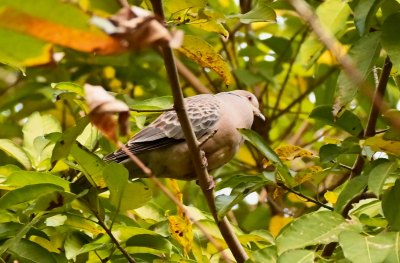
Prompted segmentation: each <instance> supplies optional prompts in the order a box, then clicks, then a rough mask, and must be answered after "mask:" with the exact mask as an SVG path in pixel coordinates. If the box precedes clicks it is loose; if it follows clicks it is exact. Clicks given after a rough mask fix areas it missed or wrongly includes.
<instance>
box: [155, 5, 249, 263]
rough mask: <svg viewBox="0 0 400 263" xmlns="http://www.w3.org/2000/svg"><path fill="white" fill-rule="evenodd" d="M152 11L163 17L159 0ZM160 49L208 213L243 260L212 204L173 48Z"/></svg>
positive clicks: (225, 222) (210, 183) (243, 254)
mask: <svg viewBox="0 0 400 263" xmlns="http://www.w3.org/2000/svg"><path fill="white" fill-rule="evenodd" d="M151 3H152V6H153V10H154V13H155V14H156V15H158V16H159V17H160V18H161V19H162V20H164V19H165V17H164V11H163V6H162V1H161V0H151ZM162 51H163V55H164V61H165V67H166V70H167V74H168V78H169V81H170V85H171V89H172V95H173V97H174V108H175V110H176V113H177V115H178V119H179V122H180V124H181V127H182V131H183V134H184V136H185V139H186V143H187V144H188V147H189V151H190V155H191V158H192V161H193V166H194V168H195V171H196V175H197V178H198V180H199V185H200V187H201V189H202V191H203V194H204V196H205V198H206V200H207V203H208V207H209V209H210V212H211V214H212V215H213V217H214V219H215V221H216V222H217V224H218V227H219V228H220V231H221V234H222V236H223V237H224V239H225V241H226V243H227V244H228V247H229V248H230V250H231V251H232V254H233V255H234V257H235V259H236V260H237V261H238V262H244V261H246V260H247V259H248V258H249V257H248V255H247V254H246V252H245V251H244V249H243V247H242V246H241V245H240V242H239V241H238V239H237V237H236V236H235V234H234V232H233V231H232V229H231V226H230V224H229V222H228V220H227V219H226V218H224V219H223V220H219V219H218V213H217V208H216V205H215V198H214V188H213V180H212V178H211V177H210V176H209V174H208V171H207V167H206V166H205V165H204V162H203V156H202V154H201V151H200V147H199V142H198V141H197V139H196V136H195V134H194V132H193V129H192V126H191V123H190V121H189V118H188V115H187V113H186V109H185V104H184V101H183V94H182V90H181V88H180V83H179V77H178V72H177V69H176V64H175V59H174V55H173V53H172V49H171V48H170V47H169V46H168V45H167V44H164V45H162Z"/></svg>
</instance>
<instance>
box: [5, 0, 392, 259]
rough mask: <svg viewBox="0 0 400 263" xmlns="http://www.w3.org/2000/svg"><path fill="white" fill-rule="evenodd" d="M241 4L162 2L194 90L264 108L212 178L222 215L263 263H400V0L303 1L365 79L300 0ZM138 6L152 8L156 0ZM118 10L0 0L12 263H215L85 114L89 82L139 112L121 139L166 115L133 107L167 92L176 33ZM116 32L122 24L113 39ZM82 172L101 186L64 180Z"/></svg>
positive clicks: (201, 207)
mask: <svg viewBox="0 0 400 263" xmlns="http://www.w3.org/2000/svg"><path fill="white" fill-rule="evenodd" d="M122 2H124V1H121V3H122ZM239 2H240V5H238V4H237V3H236V1H233V0H232V1H229V0H209V1H204V0H184V1H172V0H166V1H164V2H163V3H164V9H165V17H166V21H165V22H166V23H165V24H166V25H167V28H168V29H169V30H171V31H169V32H176V30H177V29H179V30H181V31H182V32H183V33H184V38H183V42H182V45H181V46H180V47H179V48H178V49H177V52H176V56H177V57H178V58H179V61H178V63H177V66H178V67H177V68H178V71H179V73H180V74H181V76H182V79H183V81H182V88H183V90H184V93H185V94H186V95H188V96H189V95H194V94H197V93H199V92H203V91H204V90H205V91H208V92H220V91H226V90H227V88H226V86H227V85H228V86H229V89H248V90H251V91H252V92H254V93H255V95H256V96H257V97H258V98H259V101H260V109H261V110H262V112H263V113H264V115H265V116H266V117H267V121H266V122H262V121H261V120H256V121H255V123H254V127H253V129H254V130H255V131H256V132H254V131H249V130H243V131H241V132H242V134H243V136H244V137H245V138H246V140H247V141H248V144H246V146H244V147H243V148H242V149H241V150H240V152H239V154H238V155H237V157H236V158H235V160H233V161H231V162H230V163H229V164H227V165H225V166H224V167H222V168H221V169H219V170H217V171H215V172H214V173H213V175H214V177H215V178H216V188H217V190H219V191H218V192H217V193H218V195H217V199H216V202H217V208H218V216H219V217H220V218H222V217H224V216H226V215H227V216H228V217H229V218H230V219H231V221H232V222H235V225H236V226H235V234H236V235H237V236H238V238H239V241H240V243H241V244H242V246H243V247H244V248H245V251H246V253H247V254H248V255H249V257H250V260H252V261H254V262H276V261H278V260H279V262H299V261H301V262H314V261H318V262H323V261H326V260H329V261H341V260H343V261H351V262H399V258H400V256H399V255H400V243H399V241H398V240H399V233H398V232H396V231H400V221H399V219H400V216H399V213H400V212H399V211H400V210H399V209H398V205H397V201H396V200H397V199H398V198H399V196H400V181H399V178H398V174H399V168H398V164H399V157H400V135H399V126H400V125H399V123H398V120H399V119H400V115H399V111H398V110H399V99H400V90H399V86H398V81H399V77H398V72H397V70H398V69H399V68H400V47H399V44H398V43H400V39H399V38H400V36H399V34H398V32H397V31H398V25H399V24H400V3H399V2H398V1H396V0H385V1H383V0H359V1H357V0H353V1H350V2H345V1H341V0H327V1H323V2H321V1H308V4H309V5H311V7H312V8H313V9H314V11H315V13H316V15H317V16H316V17H317V19H319V21H320V23H321V28H322V30H324V31H326V32H327V33H328V34H329V35H331V36H333V37H335V38H336V39H337V40H338V41H339V44H340V48H341V50H343V53H346V52H345V51H347V50H348V54H349V55H350V56H351V58H352V59H353V61H354V62H355V63H354V64H355V66H356V70H358V71H359V74H360V75H361V76H362V77H363V78H364V81H365V83H364V84H363V85H361V86H359V85H355V83H354V80H353V78H352V77H351V76H349V75H346V73H345V72H344V71H341V70H340V68H341V67H340V66H341V65H340V63H339V62H338V61H340V59H339V60H337V58H335V57H333V56H332V53H331V52H330V51H329V50H327V49H326V48H325V46H324V45H323V43H322V42H321V41H320V39H319V36H318V35H317V34H316V33H318V32H314V30H315V29H313V28H311V27H309V26H308V24H307V23H305V22H304V21H303V20H302V16H301V15H300V16H299V15H298V14H297V13H296V11H295V10H294V9H293V7H292V6H291V5H290V4H289V2H290V1H284V0H278V1H275V2H272V1H266V0H259V1H251V0H247V1H244V0H243V1H239ZM130 4H132V5H135V6H140V7H141V8H143V9H147V10H152V6H151V4H150V2H148V1H130ZM120 7H121V6H120V4H119V3H118V1H101V0H89V1H71V2H69V1H59V0H42V1H38V2H33V1H32V2H29V1H28V2H26V1H22V0H3V1H2V2H1V3H0V35H1V36H2V37H1V38H0V62H2V63H4V64H6V65H2V66H0V124H1V127H2V129H0V138H1V139H0V175H1V180H0V189H1V197H0V240H1V246H0V251H1V257H2V260H3V261H5V262H11V261H13V260H19V261H20V262H68V261H74V262H99V261H102V262H107V261H111V262H126V261H130V262H134V261H137V262H152V261H155V262H163V261H180V262H186V261H187V262H194V261H198V262H210V261H211V262H218V261H219V260H220V259H221V254H220V253H218V248H217V247H216V246H215V244H213V243H211V242H210V239H209V237H207V236H206V235H204V233H203V232H202V231H200V230H199V228H197V227H195V226H193V229H192V227H191V226H190V227H188V226H187V225H188V221H187V220H188V219H187V218H186V217H184V216H183V215H182V211H180V210H179V209H177V208H176V207H175V205H174V203H173V202H171V200H170V199H168V198H167V197H166V196H165V195H164V194H162V193H160V191H159V189H158V188H157V186H156V185H154V183H153V182H152V181H150V180H148V179H141V180H134V181H129V180H128V177H129V175H128V173H127V171H126V170H125V168H124V167H123V166H121V165H119V164H106V163H104V162H103V161H102V159H101V157H102V156H103V155H104V154H106V153H109V152H111V151H112V150H113V149H114V148H115V146H114V145H113V144H112V143H111V142H110V141H109V140H107V139H106V138H105V137H103V136H102V135H101V134H100V133H99V131H98V130H97V129H96V128H94V127H93V126H92V124H91V123H90V119H89V117H88V115H89V106H90V105H88V97H87V96H85V92H84V90H83V88H82V87H83V86H84V84H86V83H91V84H96V85H101V86H103V87H104V88H105V89H107V90H108V91H109V92H110V94H111V95H113V96H115V97H116V98H118V99H120V100H122V101H124V102H125V103H126V104H127V105H128V106H129V107H130V108H133V109H136V110H138V111H132V112H131V113H130V119H129V120H130V122H131V124H132V130H131V132H130V134H128V135H127V136H123V137H121V138H120V140H122V141H124V140H127V139H128V138H129V137H130V136H131V135H133V134H134V133H136V132H137V131H138V130H140V129H141V128H143V127H144V126H145V125H146V124H147V123H149V122H150V121H151V120H153V119H154V118H155V117H156V114H155V113H149V112H140V110H160V109H167V108H169V107H170V105H171V101H172V100H171V97H170V96H168V95H169V94H170V87H169V84H168V81H167V75H166V73H165V65H164V62H163V59H162V56H160V54H159V51H158V49H157V45H158V44H159V41H160V39H161V40H162V41H166V42H168V41H172V40H173V39H175V36H177V35H174V34H172V33H171V35H169V34H165V32H164V31H162V33H160V32H159V31H157V30H158V29H157V28H160V27H159V25H163V23H160V22H159V21H158V19H157V18H155V17H153V16H152V15H151V14H150V15H148V14H147V13H146V15H145V16H144V17H140V15H137V16H138V17H139V18H140V19H142V20H140V19H139V20H140V22H137V20H135V22H132V21H133V20H129V23H125V24H124V22H127V21H125V20H124V19H125V18H124V17H123V16H121V15H119V16H113V17H114V20H113V19H110V17H111V16H112V15H114V14H116V13H117V12H118V10H119V9H120ZM139 13H140V12H139ZM139 13H138V14H139ZM72 18H73V19H72ZM115 18H118V19H117V20H118V22H119V24H118V25H116V24H115ZM135 18H136V17H135ZM126 19H131V17H129V18H126ZM314 19H315V18H314ZM275 20H276V22H275V23H272V22H271V21H275ZM110 21H111V22H112V21H114V23H111V22H110ZM149 21H152V22H151V23H153V24H154V23H159V24H157V25H156V26H155V27H154V28H156V29H154V30H156V33H158V34H156V35H157V37H156V39H155V40H154V41H153V40H152V35H151V36H150V35H146V34H145V33H144V35H143V34H142V33H143V32H142V31H140V33H141V34H142V35H140V37H138V36H137V35H135V36H136V37H134V38H133V39H132V38H129V37H132V35H130V33H129V32H131V31H135V30H136V29H137V28H138V30H140V28H141V26H143V23H147V22H149ZM121 25H123V26H125V27H124V30H125V31H124V32H123V34H115V31H118V30H119V29H120V27H121ZM145 26H146V28H147V26H149V24H145ZM100 28H101V29H100ZM110 28H111V29H110ZM161 28H162V30H164V29H165V28H164V27H161ZM103 30H105V31H106V32H111V33H112V34H111V35H109V34H107V33H105V32H104V31H103ZM160 30H161V29H160ZM127 32H128V33H127ZM135 33H138V31H135ZM153 33H154V32H153ZM167 33H168V31H167ZM160 36H162V37H160ZM124 38H125V39H124ZM137 38H139V39H137ZM121 39H122V40H121ZM124 40H125V41H126V42H127V43H129V45H126V43H125V42H124ZM141 40H142V41H143V42H142V41H141ZM135 41H137V42H138V43H136V42H135ZM152 41H153V42H152ZM124 43H125V44H124ZM150 44H154V45H153V48H147V49H141V50H139V51H138V50H135V51H128V49H130V48H136V47H142V48H143V46H147V45H150ZM196 80H197V82H196ZM198 83H202V84H201V85H198ZM374 90H377V92H376V93H375V94H377V95H374ZM333 109H335V110H333ZM294 145H296V146H294ZM271 148H272V149H275V151H273V150H272V149H271ZM79 177H85V178H87V179H89V181H90V182H91V183H93V184H95V185H97V186H100V187H108V191H107V192H103V193H101V192H98V191H97V190H96V189H94V188H91V187H90V186H88V187H87V186H82V185H74V184H73V185H70V182H73V181H76V178H79ZM78 181H79V180H78ZM178 185H179V187H180V188H181V192H182V194H183V200H184V202H185V203H186V204H187V205H188V206H187V209H188V212H190V216H191V218H192V219H193V220H195V221H198V222H200V223H201V224H202V226H203V231H204V230H205V231H206V232H207V233H208V236H211V237H212V238H213V239H215V240H216V241H217V243H218V244H220V246H221V247H222V248H223V249H226V248H227V246H226V244H225V242H224V240H223V238H222V236H221V234H220V233H219V232H218V228H217V226H216V224H215V222H214V221H213V220H212V218H211V217H210V215H209V214H208V212H206V211H207V206H206V202H205V200H204V199H203V198H202V197H201V195H200V189H199V188H198V186H197V185H196V184H195V183H194V182H178ZM171 188H173V189H175V186H174V187H171ZM174 192H179V190H174ZM195 196H196V198H193V197H195ZM177 210H178V212H176V213H175V212H171V211H177ZM175 214H176V215H175ZM182 237H183V238H182ZM227 250H228V249H226V251H227Z"/></svg>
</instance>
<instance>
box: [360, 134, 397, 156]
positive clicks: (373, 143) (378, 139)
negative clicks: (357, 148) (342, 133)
mask: <svg viewBox="0 0 400 263" xmlns="http://www.w3.org/2000/svg"><path fill="white" fill-rule="evenodd" d="M363 145H364V146H370V147H371V148H372V150H374V151H382V152H386V153H388V154H393V155H394V156H397V157H400V141H392V140H385V139H384V135H383V134H378V135H375V136H373V137H370V138H368V139H366V140H365V141H364V143H363Z"/></svg>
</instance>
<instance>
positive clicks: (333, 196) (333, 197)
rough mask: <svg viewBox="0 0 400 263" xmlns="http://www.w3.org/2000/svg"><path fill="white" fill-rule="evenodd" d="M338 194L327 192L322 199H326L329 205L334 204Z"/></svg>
mask: <svg viewBox="0 0 400 263" xmlns="http://www.w3.org/2000/svg"><path fill="white" fill-rule="evenodd" d="M338 196H339V195H338V194H337V193H335V192H331V191H327V192H326V193H325V194H324V197H325V199H326V201H328V202H329V203H331V204H333V205H334V204H336V201H337V199H338Z"/></svg>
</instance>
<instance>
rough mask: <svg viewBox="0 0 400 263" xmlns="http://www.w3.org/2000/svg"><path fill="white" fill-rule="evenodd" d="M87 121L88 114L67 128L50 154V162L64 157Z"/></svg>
mask: <svg viewBox="0 0 400 263" xmlns="http://www.w3.org/2000/svg"><path fill="white" fill-rule="evenodd" d="M88 123H89V116H88V115H87V116H85V117H83V118H81V119H79V120H78V122H77V124H76V126H74V127H71V128H68V129H67V130H66V131H65V132H64V133H63V134H62V136H61V139H60V140H59V141H57V143H56V145H55V146H54V149H53V154H52V156H51V162H54V161H57V160H59V159H61V158H66V157H67V156H68V154H69V153H70V151H71V148H72V145H73V144H74V143H75V140H76V138H78V136H79V135H80V134H81V133H82V132H83V130H84V129H85V128H86V126H87V125H88Z"/></svg>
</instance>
